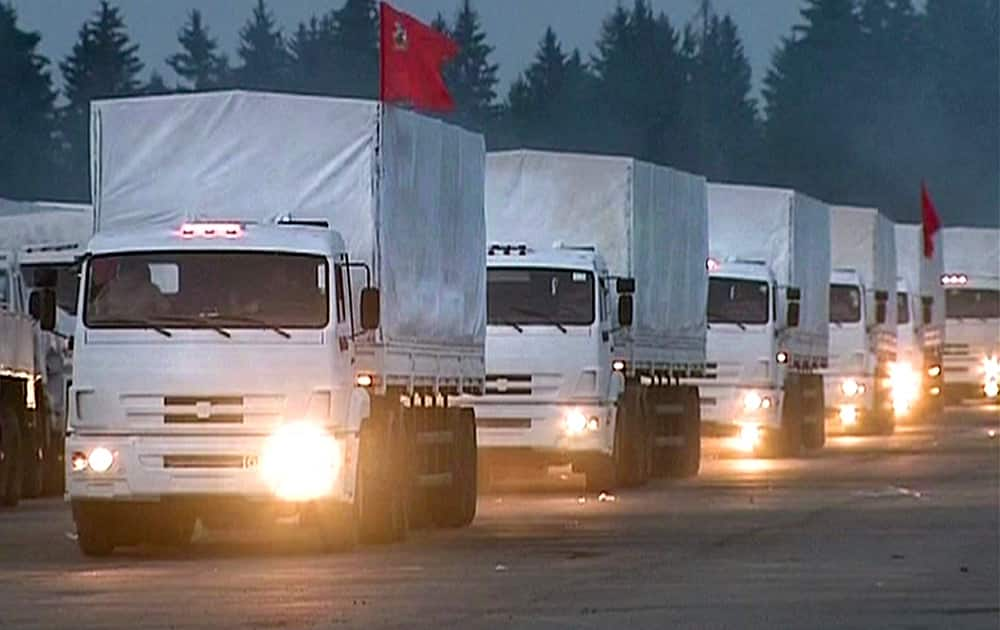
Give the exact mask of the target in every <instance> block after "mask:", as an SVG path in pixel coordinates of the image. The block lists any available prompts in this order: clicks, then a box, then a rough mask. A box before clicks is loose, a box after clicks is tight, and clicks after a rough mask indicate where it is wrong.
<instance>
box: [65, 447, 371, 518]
mask: <svg viewBox="0 0 1000 630" xmlns="http://www.w3.org/2000/svg"><path fill="white" fill-rule="evenodd" d="M265 440H266V437H265V436H224V437H223V436H197V437H191V436H185V437H177V436H148V435H142V436H139V435H125V436H123V435H97V434H79V433H74V434H73V435H71V436H69V437H68V438H67V440H66V454H67V455H66V493H67V495H68V497H69V498H70V499H71V500H77V499H87V500H91V499H102V500H111V501H158V500H160V499H164V498H169V497H234V498H241V499H249V500H251V501H261V502H274V501H275V500H276V499H277V497H276V495H275V492H274V491H273V490H272V487H271V486H270V484H269V483H268V482H267V480H265V478H264V477H263V475H262V473H261V467H260V461H261V454H262V452H263V448H264V443H265ZM337 441H338V443H339V444H340V445H341V447H342V448H341V449H340V453H342V455H343V456H342V459H341V461H340V462H339V466H338V467H337V471H336V473H335V478H334V481H333V486H332V490H331V491H330V492H329V493H328V494H324V495H323V496H319V497H314V498H315V499H322V500H332V501H341V502H352V501H353V499H354V481H355V473H356V471H355V466H354V465H353V464H354V463H355V462H357V448H358V440H357V434H345V435H339V436H337ZM98 447H102V448H105V449H108V450H109V451H111V452H112V453H113V454H114V462H113V464H112V466H111V468H110V469H109V470H108V471H107V472H103V473H98V472H94V471H92V470H89V469H87V470H82V471H77V470H74V467H73V454H74V453H91V452H92V451H93V449H95V448H98Z"/></svg>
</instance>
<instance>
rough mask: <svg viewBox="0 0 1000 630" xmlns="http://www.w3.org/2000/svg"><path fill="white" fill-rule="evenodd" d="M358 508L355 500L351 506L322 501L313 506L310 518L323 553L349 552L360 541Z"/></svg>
mask: <svg viewBox="0 0 1000 630" xmlns="http://www.w3.org/2000/svg"><path fill="white" fill-rule="evenodd" d="M356 498H357V497H355V499H356ZM358 507H359V502H358V501H357V500H355V501H354V503H351V504H344V503H333V502H330V501H323V502H320V503H318V504H316V505H315V506H314V508H313V510H312V512H311V513H310V518H311V521H312V524H313V525H314V526H315V528H316V531H317V533H318V535H319V541H320V544H321V545H322V547H323V551H326V552H328V553H332V552H338V551H350V550H351V549H353V548H354V547H356V546H357V544H358V541H359V539H360V526H359V519H358V514H359V510H358Z"/></svg>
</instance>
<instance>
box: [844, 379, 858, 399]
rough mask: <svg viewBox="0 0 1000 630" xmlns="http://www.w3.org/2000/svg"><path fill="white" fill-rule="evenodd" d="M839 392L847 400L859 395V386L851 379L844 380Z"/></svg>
mask: <svg viewBox="0 0 1000 630" xmlns="http://www.w3.org/2000/svg"><path fill="white" fill-rule="evenodd" d="M840 391H842V392H844V395H845V396H847V397H848V398H853V397H854V396H857V395H858V394H860V393H861V391H862V390H861V386H860V385H859V384H858V382H857V381H856V380H854V379H853V378H846V379H844V382H843V383H841V384H840Z"/></svg>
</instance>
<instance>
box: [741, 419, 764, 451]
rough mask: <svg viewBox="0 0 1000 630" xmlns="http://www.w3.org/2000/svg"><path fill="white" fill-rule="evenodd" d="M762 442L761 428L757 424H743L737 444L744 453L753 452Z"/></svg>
mask: <svg viewBox="0 0 1000 630" xmlns="http://www.w3.org/2000/svg"><path fill="white" fill-rule="evenodd" d="M759 442H760V427H759V426H757V425H756V424H741V425H740V435H739V437H738V438H737V440H736V444H737V446H738V447H739V449H740V450H742V451H747V452H752V451H753V450H754V449H755V448H757V444H758V443H759Z"/></svg>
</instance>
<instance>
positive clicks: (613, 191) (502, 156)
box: [486, 151, 708, 364]
mask: <svg viewBox="0 0 1000 630" xmlns="http://www.w3.org/2000/svg"><path fill="white" fill-rule="evenodd" d="M706 201H707V200H706V193H705V179H704V178H703V177H699V176H696V175H690V174H688V173H684V172H681V171H678V170H674V169H671V168H667V167H664V166H658V165H654V164H649V163H646V162H641V161H639V160H635V159H632V158H628V157H610V156H596V155H581V154H570V153H549V152H541V151H510V152H499V153H491V154H489V155H488V156H487V177H486V217H487V219H486V221H487V236H488V239H489V242H491V243H492V242H500V243H525V244H527V245H529V246H531V247H533V248H536V249H544V248H548V247H551V246H552V245H553V243H554V242H557V241H561V242H563V243H565V244H566V245H567V246H585V245H592V246H595V247H596V249H597V251H598V252H599V253H600V254H601V255H602V256H603V257H604V259H605V261H606V262H607V265H608V269H609V271H610V273H611V274H613V275H616V276H620V277H631V278H635V286H636V295H635V311H634V323H633V325H632V330H631V342H632V344H633V347H632V352H631V354H632V357H633V358H634V360H635V361H637V362H639V363H644V364H685V363H686V364H693V363H701V362H704V360H705V331H706V314H705V300H706V299H707V294H708V276H707V273H706V269H705V260H706V256H707V253H708V252H707V244H708V234H707V222H706V207H705V206H706ZM627 341H628V339H627V338H622V339H621V340H619V341H618V342H617V343H624V342H627Z"/></svg>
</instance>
